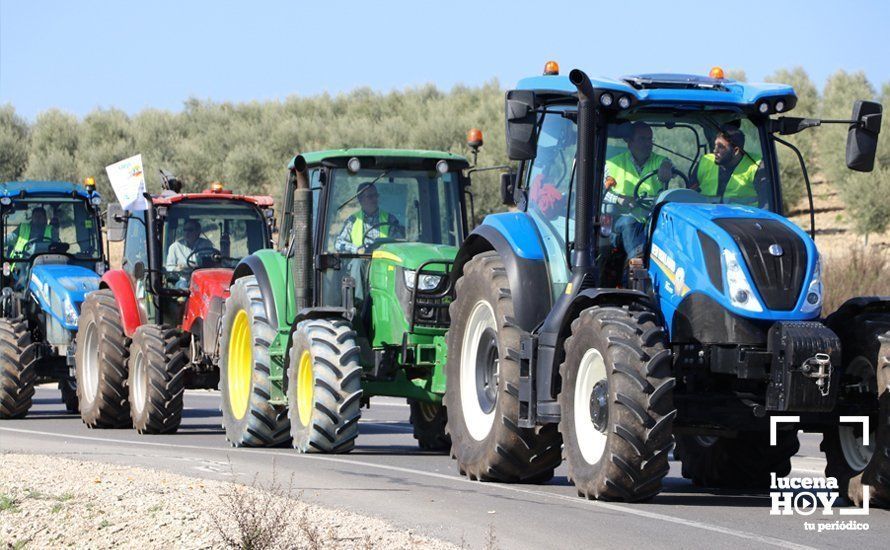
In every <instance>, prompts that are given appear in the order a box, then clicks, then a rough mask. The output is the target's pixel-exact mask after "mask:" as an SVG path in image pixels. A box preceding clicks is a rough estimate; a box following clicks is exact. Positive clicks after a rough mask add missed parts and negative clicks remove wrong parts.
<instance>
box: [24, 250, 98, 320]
mask: <svg viewBox="0 0 890 550" xmlns="http://www.w3.org/2000/svg"><path fill="white" fill-rule="evenodd" d="M28 288H29V290H30V291H31V292H32V293H33V295H34V297H35V298H36V300H37V303H38V304H40V307H41V308H42V309H43V310H44V311H47V312H49V313H50V314H51V315H52V316H53V317H55V318H56V319H58V321H59V322H60V323H61V324H62V325H63V326H64V327H65V328H67V329H70V330H76V329H77V322H76V320H75V322H74V323H69V322H66V319H65V302H66V301H67V302H68V303H70V304H71V306H73V307H74V310H75V311H76V312H77V313H78V314H79V313H80V304H81V303H82V302H83V301H84V298H86V295H87V294H88V293H90V292H92V291H94V290H96V289H98V288H99V275H97V274H96V272H95V271H92V270H90V269H87V268H85V267H80V266H76V265H66V264H48V265H38V266H35V267H34V268H33V269H32V270H31V280H30V281H29V282H28ZM69 320H70V319H69Z"/></svg>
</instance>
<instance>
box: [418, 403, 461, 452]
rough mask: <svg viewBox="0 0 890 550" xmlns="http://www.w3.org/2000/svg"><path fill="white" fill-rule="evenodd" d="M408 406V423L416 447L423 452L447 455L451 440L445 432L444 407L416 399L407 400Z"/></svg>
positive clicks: (445, 416) (446, 418)
mask: <svg viewBox="0 0 890 550" xmlns="http://www.w3.org/2000/svg"><path fill="white" fill-rule="evenodd" d="M408 405H409V406H410V407H411V416H410V422H411V426H412V427H413V428H414V439H416V440H417V446H418V447H420V448H421V449H423V450H424V451H431V452H436V453H447V452H448V451H449V450H450V449H451V438H450V437H448V433H446V431H445V424H446V423H447V421H448V413H447V412H446V410H445V407H443V406H442V405H439V404H437V403H426V402H423V401H418V400H416V399H409V400H408Z"/></svg>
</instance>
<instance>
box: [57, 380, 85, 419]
mask: <svg viewBox="0 0 890 550" xmlns="http://www.w3.org/2000/svg"><path fill="white" fill-rule="evenodd" d="M59 391H60V392H61V393H62V403H64V404H65V410H66V411H68V412H69V413H71V414H77V413H79V412H80V407H78V405H77V380H76V379H75V378H70V377H65V378H62V379H61V380H59Z"/></svg>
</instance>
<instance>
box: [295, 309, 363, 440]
mask: <svg viewBox="0 0 890 550" xmlns="http://www.w3.org/2000/svg"><path fill="white" fill-rule="evenodd" d="M355 338H356V333H355V331H354V330H352V326H350V324H349V323H348V322H347V321H345V320H342V319H337V320H328V319H315V320H310V321H302V322H301V323H299V324H298V325H297V329H296V330H295V331H294V335H293V344H292V345H291V349H290V353H289V357H290V359H289V361H288V363H289V364H288V368H287V405H288V416H289V417H290V426H291V437H292V438H293V444H294V448H295V449H297V450H298V451H300V452H303V453H310V452H312V453H348V452H349V451H351V450H352V449H353V448H354V447H355V439H356V438H357V437H358V420H359V418H360V417H361V398H362V367H361V364H360V363H359V359H360V356H361V352H360V350H359V347H358V345H356V343H355Z"/></svg>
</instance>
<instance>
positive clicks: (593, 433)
mask: <svg viewBox="0 0 890 550" xmlns="http://www.w3.org/2000/svg"><path fill="white" fill-rule="evenodd" d="M666 341H667V338H666V335H665V332H664V330H663V329H662V327H661V325H660V323H659V322H658V316H657V315H655V314H654V313H653V312H651V311H649V310H647V309H643V308H640V307H636V306H634V307H598V306H594V307H590V308H587V309H585V310H584V311H582V312H581V315H580V316H579V317H578V318H577V319H575V320H574V321H573V322H572V334H571V336H570V337H569V338H568V339H566V343H565V353H566V356H565V362H564V363H563V364H562V366H561V367H560V375H561V376H562V391H561V392H560V394H559V406H560V411H561V413H562V416H561V419H560V423H559V431H560V433H562V440H563V448H564V452H565V457H566V462H567V464H568V468H569V479H570V480H572V481H573V482H574V484H575V488H576V489H577V490H578V495H579V496H582V497H586V498H589V499H593V498H596V499H601V500H620V501H625V502H635V501H640V500H646V499H649V498H652V497H653V496H655V495H657V494H658V493H659V491H661V480H662V479H663V478H664V476H665V475H667V473H668V470H669V469H670V467H669V466H668V454H669V453H670V450H671V447H672V445H673V444H672V441H671V431H672V427H673V420H674V417H675V416H676V414H677V412H676V410H675V409H674V402H673V388H674V384H675V381H674V378H673V377H672V376H671V352H670V350H669V349H667V346H666Z"/></svg>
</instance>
